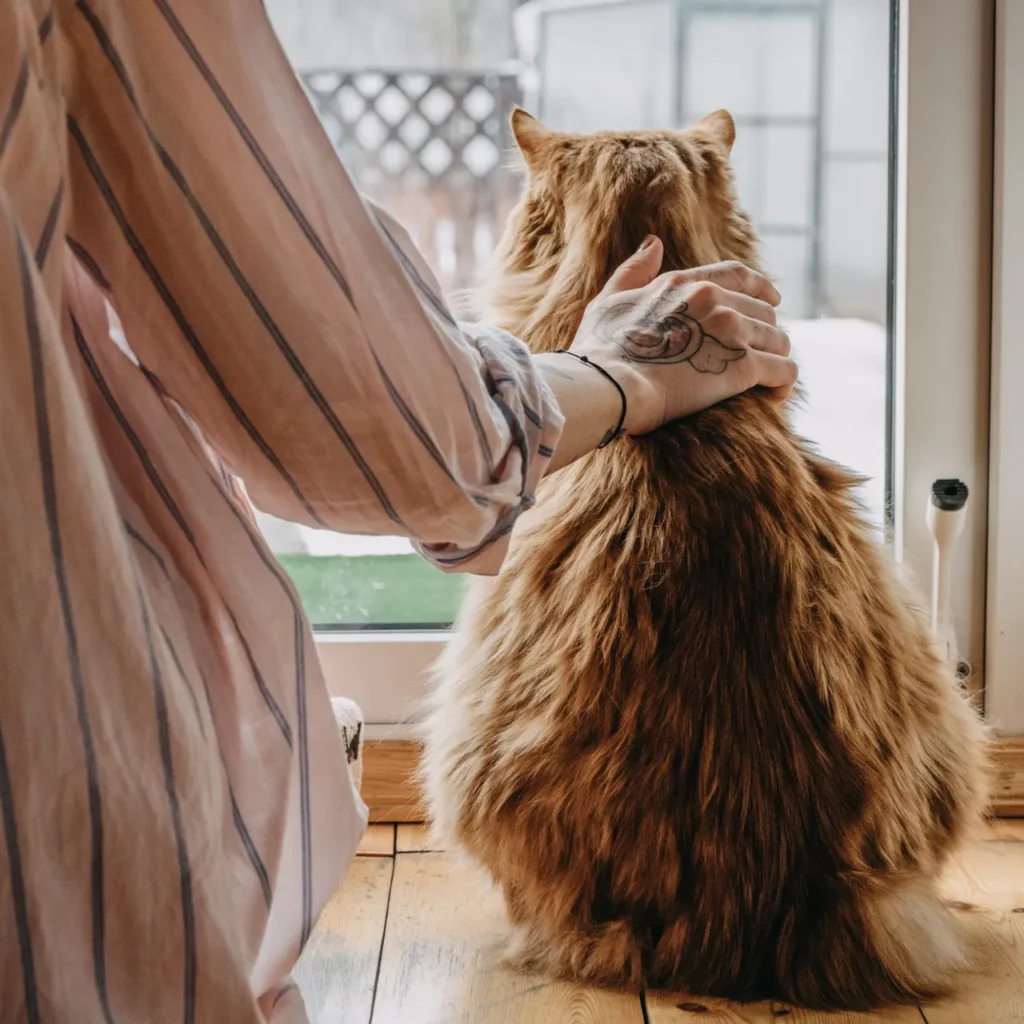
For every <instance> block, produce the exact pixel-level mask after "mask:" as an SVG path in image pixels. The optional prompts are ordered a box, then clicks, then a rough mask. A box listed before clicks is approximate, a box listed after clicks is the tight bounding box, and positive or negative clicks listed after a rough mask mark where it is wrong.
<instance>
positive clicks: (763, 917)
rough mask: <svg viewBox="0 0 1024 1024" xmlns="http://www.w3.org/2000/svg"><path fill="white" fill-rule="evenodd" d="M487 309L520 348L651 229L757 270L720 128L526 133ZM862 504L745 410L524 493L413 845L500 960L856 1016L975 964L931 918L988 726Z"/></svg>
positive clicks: (691, 422) (547, 337) (761, 401)
mask: <svg viewBox="0 0 1024 1024" xmlns="http://www.w3.org/2000/svg"><path fill="white" fill-rule="evenodd" d="M513 127H514V131H515V136H516V139H517V141H518V143H519V147H520V149H521V150H522V152H523V155H524V157H525V159H526V163H527V166H528V169H529V182H528V185H527V187H526V190H525V194H524V195H523V198H522V200H521V202H520V203H519V205H518V207H517V208H516V210H515V211H514V213H513V214H512V216H511V218H510V222H509V225H508V228H507V231H506V234H505V236H504V239H503V241H502V243H501V245H500V247H499V256H498V261H497V262H498V265H497V267H496V272H495V273H494V275H493V278H492V280H491V281H490V283H489V284H488V285H487V287H486V288H485V290H484V299H485V309H486V317H487V319H488V321H489V322H491V323H496V324H498V325H500V326H502V327H504V328H506V329H508V330H509V331H511V332H512V333H514V334H516V335H518V336H519V337H521V338H523V339H524V340H525V341H526V342H527V343H528V345H529V346H530V348H531V349H532V350H534V351H536V352H544V351H550V350H552V349H555V348H560V347H563V346H567V345H568V343H569V342H570V340H571V339H572V337H573V335H574V333H575V332H576V329H577V326H578V324H579V322H580V319H581V315H582V313H583V310H584V307H585V305H586V304H587V302H588V301H589V300H590V299H592V298H593V297H594V296H595V295H596V294H597V293H598V291H599V290H600V289H601V287H602V286H603V285H604V283H605V281H606V280H607V278H608V277H609V275H610V274H611V272H612V270H614V269H615V267H616V266H617V265H618V264H619V263H620V262H622V261H623V260H624V259H625V258H626V257H627V256H628V255H629V254H630V253H631V252H633V251H634V250H635V249H636V248H637V246H638V244H639V243H640V241H641V239H643V238H644V236H645V235H647V234H648V233H652V234H656V235H658V236H659V237H660V238H661V239H662V240H663V242H664V243H665V252H666V258H665V264H664V268H663V269H665V270H671V269H681V268H688V267H693V266H698V265H702V264H707V263H712V262H716V261H719V260H726V259H733V260H741V261H743V262H744V263H746V264H748V265H752V266H756V265H757V242H756V239H755V237H754V233H753V231H752V229H751V225H750V221H749V219H748V218H747V216H746V215H745V214H744V213H743V212H742V211H741V210H740V209H739V207H738V205H737V200H736V196H735V194H734V189H733V182H732V175H731V171H730V167H729V153H730V149H731V146H732V143H733V140H734V135H735V128H734V124H733V121H732V119H731V117H730V116H729V115H728V114H727V113H725V112H724V111H722V112H719V113H717V114H713V115H711V116H710V117H708V118H705V119H704V120H703V121H702V122H700V123H699V124H698V125H696V126H695V127H693V128H691V129H690V130H688V131H660V132H655V131H647V132H617V133H611V132H603V133H599V134H596V135H576V134H563V133H558V132H554V131H551V130H549V129H547V128H545V127H544V126H543V125H541V124H540V123H539V122H538V121H536V120H534V119H533V118H531V117H530V116H529V115H528V114H526V113H525V112H523V111H520V110H517V111H516V113H515V114H514V115H513ZM856 483H857V480H856V478H855V477H854V476H853V475H852V474H851V473H849V472H847V471H846V470H844V469H842V468H840V467H839V466H836V465H834V464H832V463H830V462H828V461H827V460H826V459H823V458H822V457H820V456H819V455H817V454H815V452H814V451H813V450H812V449H811V448H809V447H808V446H807V445H806V444H805V443H804V442H803V441H802V440H801V439H800V438H798V437H796V436H795V435H794V433H793V432H792V430H791V429H790V428H789V426H788V425H787V421H786V415H785V410H784V409H780V408H779V407H778V406H776V405H773V404H772V403H770V402H769V401H768V400H767V398H766V397H765V396H764V395H763V394H760V393H756V392H748V393H747V394H746V395H743V396H741V397H739V398H735V399H732V400H731V401H729V402H727V403H725V404H724V405H722V406H718V407H716V408H713V409H709V410H707V411H706V412H702V413H700V414H698V415H696V416H693V417H691V418H689V419H687V420H684V421H682V422H679V423H676V424H673V425H671V426H669V427H665V428H662V429H661V430H659V431H657V432H656V433H655V434H653V435H650V436H647V437H642V438H628V437H623V438H620V439H619V440H617V441H616V442H614V443H613V444H612V445H610V446H609V447H608V448H606V449H604V450H602V451H597V452H594V453H593V454H591V455H589V456H587V457H585V458H583V459H581V460H579V461H578V462H576V463H575V464H573V465H571V466H569V467H568V468H566V469H563V470H561V471H560V472H558V473H556V474H554V475H553V476H551V477H549V478H548V479H547V481H546V482H545V483H544V485H543V487H542V489H541V492H540V494H539V502H538V506H537V508H536V509H534V510H532V511H531V512H530V513H529V514H528V515H527V516H526V517H524V519H523V521H522V522H521V523H520V525H519V526H518V527H517V531H516V534H515V536H514V538H513V542H512V548H511V551H510V553H509V556H508V560H507V562H506V563H505V566H504V568H503V570H502V572H501V575H500V576H499V577H498V578H496V579H493V580H479V581H475V583H474V585H473V586H472V587H471V589H470V592H469V595H468V596H467V599H466V601H465V604H464V606H463V610H462V613H461V615H460V618H459V622H458V625H457V629H456V632H455V635H454V637H453V639H452V641H451V643H450V644H449V646H448V650H447V653H446V655H445V656H444V658H443V659H442V661H441V663H440V664H439V666H438V668H437V670H436V680H435V682H436V688H435V692H434V694H433V697H432V703H431V708H430V713H429V717H428V721H427V726H426V756H425V767H424V781H425V787H426V791H427V796H428V800H429V804H430V807H431V809H432V813H433V818H434V822H435V826H436V828H437V829H438V831H439V832H440V833H441V834H442V835H444V836H445V837H447V838H448V839H449V840H451V841H454V842H455V843H457V844H458V845H459V846H460V847H461V848H463V849H464V850H466V851H468V852H469V853H470V854H471V855H472V856H473V857H474V858H475V859H477V860H478V861H480V862H481V863H482V864H483V865H484V866H485V867H486V869H487V870H488V871H489V872H490V874H491V875H492V876H493V878H494V879H495V880H496V881H497V882H498V883H499V884H500V886H501V887H502V889H503V891H504V895H505V899H506V903H507V907H508V913H509V916H510V918H511V920H512V922H513V925H514V930H515V941H514V944H513V951H514V955H515V958H516V960H517V961H518V962H519V963H521V964H522V965H524V966H527V967H529V968H532V969H536V970H540V971H544V972H547V973H550V974H553V975H558V976H565V977H572V978H577V979H580V980H583V981H587V982H596V983H601V984H608V985H614V986H623V987H629V988H634V989H635V988H638V987H640V986H651V987H659V988H672V989H680V990H687V991H689V992H692V993H700V994H704V995H708V996H721V997H727V998H732V999H738V1000H755V999H763V998H777V999H784V1000H787V1001H793V1002H796V1003H800V1004H803V1005H805V1006H809V1007H817V1008H846V1009H872V1008H875V1007H878V1006H882V1005H884V1004H888V1003H901V1002H913V1001H915V1000H919V999H927V998H932V997H934V996H937V995H940V994H943V993H945V992H948V991H949V990H950V989H951V988H953V987H955V984H956V979H957V977H958V976H959V975H960V973H961V972H962V971H963V970H965V969H967V968H968V967H969V966H970V965H971V959H972V957H971V948H970V947H971V943H970V942H969V941H968V939H967V938H966V937H965V935H964V934H963V933H962V930H961V928H962V925H961V920H960V919H959V918H957V916H956V915H955V913H954V912H953V911H952V910H950V909H949V908H947V907H946V906H945V905H944V904H943V902H942V901H941V900H940V898H939V897H938V895H937V891H936V879H937V877H938V875H939V874H940V872H941V870H942V868H943V866H944V864H945V863H946V862H947V860H948V858H949V856H950V854H951V853H952V852H954V851H955V850H956V849H957V848H958V846H960V845H961V844H962V842H963V841H964V839H965V837H966V836H967V835H968V834H969V832H970V830H971V829H972V827H973V826H974V825H975V824H976V822H977V821H978V820H979V818H980V815H981V813H982V809H983V807H984V805H985V802H986V796H987V793H986V786H987V762H986V751H985V732H984V729H983V726H982V724H981V721H980V719H979V718H978V716H977V715H976V714H975V712H974V711H973V710H972V709H971V707H970V706H969V705H968V703H967V701H966V699H965V697H964V695H963V694H962V692H961V690H960V687H959V685H958V683H957V682H956V680H955V678H954V675H953V673H952V671H951V669H950V667H949V666H948V665H946V664H945V663H944V661H943V660H942V658H941V657H940V655H939V653H938V651H937V648H936V646H935V644H934V642H933V639H932V637H931V635H930V633H929V628H928V624H927V621H926V618H925V615H924V614H923V611H922V608H921V606H920V602H919V601H918V598H917V595H916V594H915V593H914V592H913V591H912V590H910V589H908V587H907V586H906V585H905V584H904V583H903V582H901V581H900V579H899V578H898V577H897V575H896V573H895V571H894V569H893V568H892V567H891V566H890V564H889V560H888V556H887V555H886V554H885V553H884V552H883V551H882V550H880V549H879V547H878V545H877V544H876V543H875V541H874V540H873V538H872V535H871V532H870V530H869V527H868V526H867V525H866V523H865V522H864V519H863V518H862V515H861V512H860V510H859V508H858V506H857V503H856V500H855V498H854V496H853V488H854V486H855V485H856Z"/></svg>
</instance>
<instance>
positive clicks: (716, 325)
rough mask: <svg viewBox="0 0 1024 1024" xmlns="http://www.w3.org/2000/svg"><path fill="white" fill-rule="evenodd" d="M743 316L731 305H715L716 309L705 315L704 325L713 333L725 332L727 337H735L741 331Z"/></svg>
mask: <svg viewBox="0 0 1024 1024" xmlns="http://www.w3.org/2000/svg"><path fill="white" fill-rule="evenodd" d="M742 321H743V317H742V316H741V315H740V314H739V313H737V312H736V310H735V309H732V308H730V307H729V306H715V308H714V309H712V310H711V312H710V313H708V315H707V316H705V317H704V321H703V322H704V326H705V327H706V328H707V329H708V330H709V331H711V332H712V333H713V334H714V333H718V334H723V335H726V336H727V337H734V336H735V335H737V334H738V333H739V329H740V325H741V323H742Z"/></svg>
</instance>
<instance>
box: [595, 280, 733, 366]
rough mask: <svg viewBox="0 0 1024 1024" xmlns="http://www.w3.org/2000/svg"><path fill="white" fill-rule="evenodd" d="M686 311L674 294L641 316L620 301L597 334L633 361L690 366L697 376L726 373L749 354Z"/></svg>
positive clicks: (633, 306)
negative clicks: (710, 329)
mask: <svg viewBox="0 0 1024 1024" xmlns="http://www.w3.org/2000/svg"><path fill="white" fill-rule="evenodd" d="M686 309H687V304H686V303H685V302H681V303H677V302H676V300H675V299H674V298H673V297H672V293H671V292H666V293H663V294H662V295H660V296H659V297H658V298H657V299H656V300H655V301H654V302H653V303H652V304H651V307H650V309H649V310H648V311H647V312H646V313H644V314H643V315H642V316H640V317H637V316H636V313H637V309H636V303H635V302H633V301H629V302H619V303H616V304H615V305H613V306H610V307H609V308H608V309H606V310H605V312H604V314H603V315H602V316H601V319H600V320H599V321H598V322H597V324H596V325H595V327H594V333H595V334H596V335H597V336H598V337H603V338H604V339H605V340H607V341H610V342H612V343H613V344H615V345H617V346H618V347H619V348H620V349H621V350H622V354H623V355H624V356H625V357H626V358H627V359H628V360H630V361H631V362H634V363H689V364H690V365H691V366H692V367H693V368H694V369H695V370H696V371H697V372H698V373H713V374H720V373H725V370H726V367H728V365H729V363H734V362H736V360H738V359H742V358H743V357H744V356H745V355H746V354H747V350H746V349H745V348H733V347H731V346H730V345H726V344H725V343H724V342H721V341H719V340H718V338H716V337H714V336H713V335H710V334H708V333H707V332H706V331H705V330H704V328H703V327H702V326H701V323H700V321H699V320H698V319H696V317H692V316H690V315H689V314H688V313H687V312H686Z"/></svg>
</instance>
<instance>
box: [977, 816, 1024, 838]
mask: <svg viewBox="0 0 1024 1024" xmlns="http://www.w3.org/2000/svg"><path fill="white" fill-rule="evenodd" d="M985 838H986V839H989V840H995V841H996V842H1002V843H1024V818H991V819H989V820H988V821H987V822H986V823H985Z"/></svg>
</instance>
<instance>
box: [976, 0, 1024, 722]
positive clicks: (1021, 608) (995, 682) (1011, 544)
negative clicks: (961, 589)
mask: <svg viewBox="0 0 1024 1024" xmlns="http://www.w3.org/2000/svg"><path fill="white" fill-rule="evenodd" d="M995 18H996V50H995V76H994V77H995V118H994V120H995V147H994V154H993V165H994V166H993V172H994V173H993V212H994V230H993V245H992V373H991V419H990V431H991V433H990V436H991V446H990V449H989V516H988V529H989V548H988V586H987V602H986V610H987V631H986V689H985V705H986V713H987V715H988V718H989V721H990V722H991V724H992V725H993V726H994V727H995V728H996V729H997V731H999V732H1001V733H1002V734H1004V735H1012V736H1024V671H1022V670H1021V665H1022V664H1024V629H1022V628H1021V626H1022V624H1024V537H1022V536H1021V534H1020V533H1019V532H1016V531H1014V529H1013V523H1014V521H1017V522H1019V521H1020V520H1019V516H1020V511H1019V510H1020V509H1021V508H1022V507H1024V476H1022V474H1021V472H1020V465H1021V459H1020V442H1021V440H1022V439H1024V404H1022V403H1021V402H1020V400H1019V398H1017V396H1016V394H1015V384H1016V382H1018V381H1020V380H1024V342H1022V339H1021V336H1020V328H1019V326H1018V322H1017V318H1016V317H1015V316H1014V313H1015V312H1016V310H1015V304H1016V297H1017V293H1016V291H1015V287H1020V282H1022V281H1024V192H1022V190H1021V188H1020V187H1019V184H1018V185H1017V187H1014V183H1019V182H1020V181H1022V180H1024V6H1022V5H1021V4H1020V3H1018V2H1016V0H1013V2H1011V0H998V3H997V5H996V14H995ZM1015 512H1016V515H1015V514H1014V513H1015Z"/></svg>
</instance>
